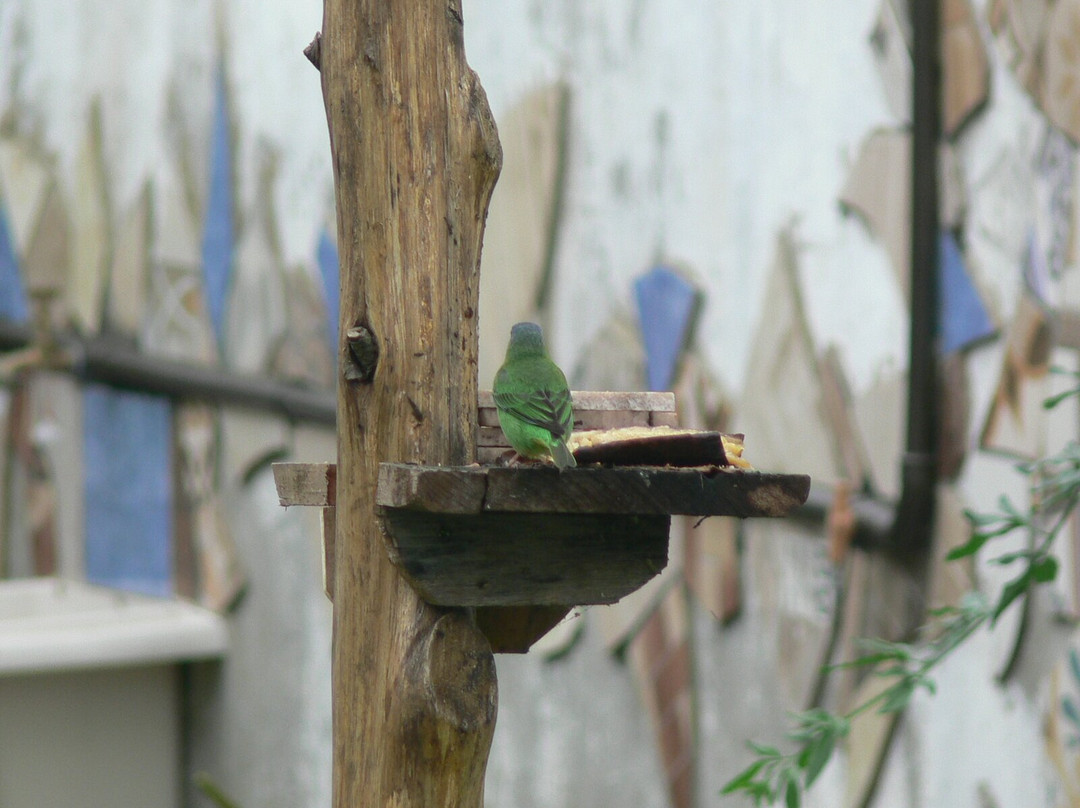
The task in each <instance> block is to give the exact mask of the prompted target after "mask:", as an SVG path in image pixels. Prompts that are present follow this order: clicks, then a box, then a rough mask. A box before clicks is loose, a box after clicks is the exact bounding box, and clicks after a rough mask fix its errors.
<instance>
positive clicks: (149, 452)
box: [83, 384, 173, 597]
mask: <svg viewBox="0 0 1080 808" xmlns="http://www.w3.org/2000/svg"><path fill="white" fill-rule="evenodd" d="M83 451H84V455H83V457H84V469H85V475H86V479H85V485H86V576H87V579H88V580H89V581H91V582H92V583H97V584H102V585H104V586H112V587H115V588H117V589H126V590H129V591H133V592H142V593H144V594H148V595H158V596H163V597H164V596H169V595H171V594H172V592H173V581H172V577H173V576H172V573H173V553H172V520H173V486H172V405H171V404H170V402H169V400H168V399H166V398H161V397H158V396H150V395H145V394H143V393H131V392H127V391H121V390H116V389H113V388H110V387H105V386H103V385H95V384H90V385H87V386H86V387H85V388H84V391H83Z"/></svg>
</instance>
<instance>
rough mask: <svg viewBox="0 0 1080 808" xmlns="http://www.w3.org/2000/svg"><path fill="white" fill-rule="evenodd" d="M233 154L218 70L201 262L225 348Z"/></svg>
mask: <svg viewBox="0 0 1080 808" xmlns="http://www.w3.org/2000/svg"><path fill="white" fill-rule="evenodd" d="M232 182H233V180H232V150H231V147H230V141H229V108H228V103H227V99H226V97H225V73H224V71H223V70H221V69H219V70H218V74H217V92H216V95H215V102H214V122H213V126H212V129H211V143H210V185H209V188H208V193H207V200H206V221H205V223H204V227H203V243H202V260H203V282H204V284H205V290H206V307H207V311H208V312H209V315H210V322H211V323H212V324H213V327H214V333H215V334H216V335H217V341H218V345H219V346H220V345H223V344H224V330H225V307H226V305H227V301H228V295H229V282H230V279H231V276H232V261H233V249H234V247H235V235H234V229H233V188H232Z"/></svg>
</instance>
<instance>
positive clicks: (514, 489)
mask: <svg viewBox="0 0 1080 808" xmlns="http://www.w3.org/2000/svg"><path fill="white" fill-rule="evenodd" d="M379 476H380V484H379V489H378V494H377V497H376V501H377V503H378V504H379V505H380V506H383V507H388V508H408V509H411V510H419V511H429V512H433V513H477V512H478V511H479V509H481V508H482V509H483V510H484V511H487V512H499V511H506V512H517V513H550V514H556V513H576V514H589V513H608V514H638V515H646V514H654V515H667V514H676V513H681V514H687V515H696V516H738V517H743V518H745V517H752V516H785V515H786V514H788V513H790V512H791V511H792V510H793V509H794V508H796V507H798V506H799V505H801V504H802V503H803V502H805V501H806V497H807V494H808V493H809V490H810V478H809V477H808V476H807V475H805V474H767V473H764V472H758V471H731V470H727V469H719V468H718V469H709V470H706V471H702V470H699V469H669V468H655V467H646V466H641V467H627V468H610V469H608V468H592V467H590V468H574V469H565V470H564V471H562V472H559V471H558V470H557V469H555V468H554V467H549V466H539V465H538V466H518V467H508V468H496V467H485V466H464V467H455V468H448V467H440V466H415V465H409V464H404V463H382V464H380V469H379ZM481 485H483V486H484V494H483V496H482V497H481V498H479V500H478V499H477V496H476V493H477V490H478V489H479V488H480V487H481ZM459 487H460V488H462V489H463V490H466V491H467V492H468V493H467V495H465V494H460V493H459V492H458V490H457V489H458V488H459ZM285 502H286V501H285V500H284V499H283V504H285ZM287 504H300V503H298V502H288V503H287Z"/></svg>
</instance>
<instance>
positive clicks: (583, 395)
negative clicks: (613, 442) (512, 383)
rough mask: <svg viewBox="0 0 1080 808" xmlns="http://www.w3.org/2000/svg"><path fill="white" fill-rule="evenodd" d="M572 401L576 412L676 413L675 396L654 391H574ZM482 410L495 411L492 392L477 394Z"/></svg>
mask: <svg viewBox="0 0 1080 808" xmlns="http://www.w3.org/2000/svg"><path fill="white" fill-rule="evenodd" d="M570 399H571V401H572V402H573V405H574V410H575V412H576V411H577V410H583V411H597V410H615V411H618V412H675V394H674V393H670V392H663V391H660V392H657V391H652V390H646V391H631V392H625V391H621V390H616V391H606V390H572V391H570ZM477 402H478V404H479V407H480V409H481V410H486V409H490V410H493V409H495V399H494V398H493V397H492V395H491V391H490V390H481V391H480V392H479V393H477Z"/></svg>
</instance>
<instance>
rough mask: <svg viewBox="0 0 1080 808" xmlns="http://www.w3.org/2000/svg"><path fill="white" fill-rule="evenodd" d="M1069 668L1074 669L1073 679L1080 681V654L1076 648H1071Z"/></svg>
mask: <svg viewBox="0 0 1080 808" xmlns="http://www.w3.org/2000/svg"><path fill="white" fill-rule="evenodd" d="M1069 668H1070V669H1071V670H1072V675H1073V679H1074V680H1076V682H1077V683H1080V654H1078V653H1077V652H1076V649H1075V648H1070V649H1069Z"/></svg>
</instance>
